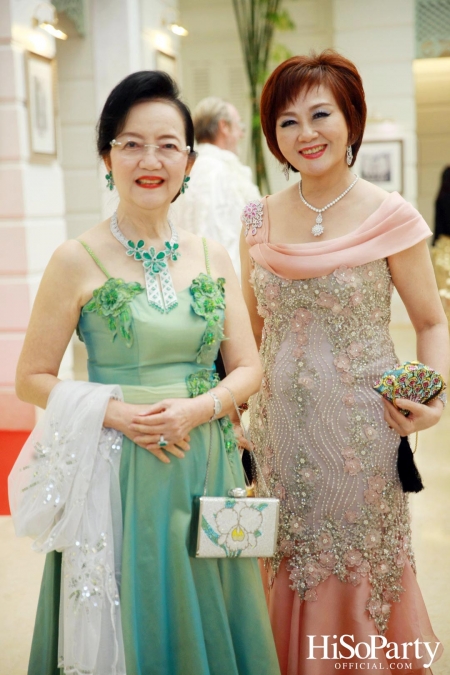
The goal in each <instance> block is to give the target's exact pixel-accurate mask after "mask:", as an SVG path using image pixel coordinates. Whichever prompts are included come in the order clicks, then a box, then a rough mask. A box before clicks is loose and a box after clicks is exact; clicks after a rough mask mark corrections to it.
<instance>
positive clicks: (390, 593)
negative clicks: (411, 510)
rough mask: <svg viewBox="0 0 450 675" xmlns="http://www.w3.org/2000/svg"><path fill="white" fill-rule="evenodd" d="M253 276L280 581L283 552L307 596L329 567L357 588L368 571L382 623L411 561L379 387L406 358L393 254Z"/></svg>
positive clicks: (392, 438) (260, 433) (254, 424)
mask: <svg viewBox="0 0 450 675" xmlns="http://www.w3.org/2000/svg"><path fill="white" fill-rule="evenodd" d="M261 218H262V215H261ZM252 283H253V285H254V289H255V294H256V297H257V301H258V311H259V313H260V314H261V316H262V317H263V318H264V331H263V339H262V345H261V352H260V353H261V357H262V362H263V369H264V378H263V383H262V388H261V390H260V392H259V393H258V394H257V395H256V396H254V397H253V399H252V401H251V406H250V416H251V434H252V440H253V442H254V445H255V448H256V452H257V453H258V460H259V462H260V464H261V465H262V466H263V472H264V476H265V479H266V481H267V483H268V485H269V489H270V491H271V494H273V496H275V497H278V498H279V499H280V500H281V504H280V506H281V516H280V530H279V540H278V553H277V556H276V558H275V559H272V561H270V563H268V567H269V574H270V575H271V579H272V582H273V579H274V576H275V575H276V573H277V570H278V568H279V565H280V563H281V560H282V559H283V558H288V570H289V572H290V581H291V588H292V589H295V590H297V592H298V593H299V595H300V598H301V599H302V600H305V601H310V602H312V601H315V600H316V599H317V587H318V586H319V584H320V583H321V582H323V581H324V580H325V579H327V578H328V577H329V576H330V575H331V574H335V575H336V576H337V577H338V578H339V579H340V580H341V581H344V582H348V583H349V584H352V585H354V586H357V585H359V584H360V583H361V580H362V578H363V577H367V578H368V579H369V581H370V586H371V597H370V598H369V599H368V601H367V605H366V609H367V610H368V612H369V613H370V615H371V617H372V618H373V620H374V621H375V623H376V626H377V628H378V630H379V631H380V633H384V632H385V631H386V629H387V627H388V621H389V615H390V612H391V604H392V602H395V601H398V600H399V599H400V594H401V593H402V590H403V589H402V586H401V583H400V581H401V577H402V573H403V568H404V565H405V562H406V561H407V560H408V561H409V563H410V564H411V566H413V567H414V560H413V555H412V551H411V537H410V528H409V514H408V506H407V499H406V498H405V495H404V494H403V492H402V490H401V487H400V483H399V480H398V474H397V468H396V456H397V448H398V443H399V440H398V435H397V434H396V433H395V432H394V431H393V430H390V429H389V427H388V425H387V424H386V423H385V422H384V419H383V409H382V406H380V404H379V398H378V396H377V394H376V393H375V392H374V391H373V390H372V386H373V383H374V381H375V380H376V379H377V377H378V375H379V373H380V372H384V370H386V369H388V368H391V367H392V366H393V365H394V364H395V363H397V361H398V359H397V357H396V355H395V352H394V347H393V344H392V340H391V337H390V335H389V331H388V325H389V320H390V300H391V292H392V281H391V276H390V272H389V268H388V264H387V261H386V259H380V260H376V261H374V262H372V263H368V264H365V265H361V266H358V267H354V268H350V267H347V266H345V265H342V266H340V267H339V268H338V269H335V270H334V271H333V272H332V273H331V274H329V275H325V276H322V277H319V278H312V279H305V280H302V279H300V280H290V279H283V278H281V277H279V276H277V275H275V274H273V273H271V272H270V271H268V270H266V269H264V268H263V267H262V266H260V265H259V264H257V263H255V265H254V271H253V277H252Z"/></svg>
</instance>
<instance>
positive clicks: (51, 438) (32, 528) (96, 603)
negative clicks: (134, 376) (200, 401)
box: [9, 381, 126, 675]
mask: <svg viewBox="0 0 450 675" xmlns="http://www.w3.org/2000/svg"><path fill="white" fill-rule="evenodd" d="M110 398H117V399H119V400H123V396H122V391H121V389H120V387H119V386H109V385H101V384H94V383H87V382H72V381H64V382H60V383H58V384H57V385H56V387H55V388H54V389H53V390H52V392H51V395H50V398H49V402H48V406H47V410H46V412H45V415H44V417H43V419H42V420H41V421H40V423H39V424H38V425H37V426H36V428H35V430H34V431H33V433H32V434H31V436H30V438H29V439H28V441H27V442H26V444H25V445H24V447H23V448H22V451H21V453H20V455H19V457H18V458H17V461H16V463H15V465H14V467H13V469H12V471H11V474H10V476H9V500H10V506H11V513H12V516H13V521H14V526H15V529H16V534H17V535H18V536H29V537H31V538H32V539H34V543H33V548H34V549H35V550H36V551H41V552H43V553H48V552H49V551H54V550H56V551H61V552H62V571H61V572H62V573H61V601H60V619H59V645H58V667H59V668H63V669H64V673H71V674H72V673H73V674H75V675H81V674H83V675H126V672H125V658H124V648H123V638H122V624H121V616H120V602H119V589H120V571H121V548H122V513H121V500H120V486H119V463H120V455H121V448H122V434H121V433H119V432H117V431H115V430H113V429H106V428H104V427H103V419H104V415H105V411H106V406H107V404H108V401H109V400H110Z"/></svg>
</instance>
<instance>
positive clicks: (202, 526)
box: [193, 385, 280, 558]
mask: <svg viewBox="0 0 450 675" xmlns="http://www.w3.org/2000/svg"><path fill="white" fill-rule="evenodd" d="M221 386H223V385H221ZM224 388H225V389H228V387H224ZM228 391H229V393H230V396H231V398H232V400H233V403H234V405H235V407H236V410H237V413H238V416H239V421H240V423H241V427H242V431H243V433H244V436H246V437H247V433H246V430H245V427H244V425H243V424H242V419H241V415H240V411H239V408H238V406H237V404H236V401H235V398H234V395H233V393H232V392H231V391H230V390H229V389H228ZM211 446H212V429H211V427H210V441H209V451H208V463H207V469H206V478H205V486H204V490H203V496H202V497H197V498H196V499H195V500H194V514H193V519H194V520H193V523H194V524H196V548H195V557H197V558H271V557H272V556H273V555H274V554H275V547H276V543H277V534H278V519H279V508H280V501H279V499H275V498H273V497H267V498H264V497H249V496H248V495H247V490H246V489H245V488H234V489H232V490H229V492H228V495H226V496H224V497H210V496H208V495H207V491H208V475H209V465H210V460H211ZM252 458H253V461H254V463H255V467H256V469H257V471H258V473H259V476H260V478H261V484H262V486H263V489H264V491H265V492H266V493H267V494H268V490H267V485H266V482H265V480H264V476H263V475H262V472H261V471H260V470H259V466H258V463H257V461H256V457H255V456H254V454H253V453H252ZM194 531H195V530H194Z"/></svg>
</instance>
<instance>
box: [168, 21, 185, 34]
mask: <svg viewBox="0 0 450 675" xmlns="http://www.w3.org/2000/svg"><path fill="white" fill-rule="evenodd" d="M168 28H169V30H171V31H172V33H175V35H181V36H182V37H186V35H189V31H188V30H186V28H184V27H183V26H179V25H178V24H177V23H170V24H169V25H168Z"/></svg>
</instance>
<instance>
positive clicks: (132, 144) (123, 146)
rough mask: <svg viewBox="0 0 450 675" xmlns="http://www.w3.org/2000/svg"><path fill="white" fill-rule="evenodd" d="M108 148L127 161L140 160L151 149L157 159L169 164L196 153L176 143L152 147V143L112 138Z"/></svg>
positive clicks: (188, 147)
mask: <svg viewBox="0 0 450 675" xmlns="http://www.w3.org/2000/svg"><path fill="white" fill-rule="evenodd" d="M110 146H111V147H112V148H118V149H119V151H120V154H121V156H123V157H125V158H127V159H141V158H142V157H144V155H145V154H146V153H147V152H148V150H147V148H153V150H154V152H155V155H156V157H158V159H160V160H164V161H166V162H170V163H176V162H179V161H181V159H182V158H183V157H186V155H194V156H196V155H197V153H196V152H193V151H192V152H191V148H190V146H189V145H187V146H186V148H179V147H178V146H177V144H176V143H164V144H163V145H154V144H153V143H142V141H130V140H128V141H116V139H115V138H114V139H113V140H112V141H111V142H110Z"/></svg>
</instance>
